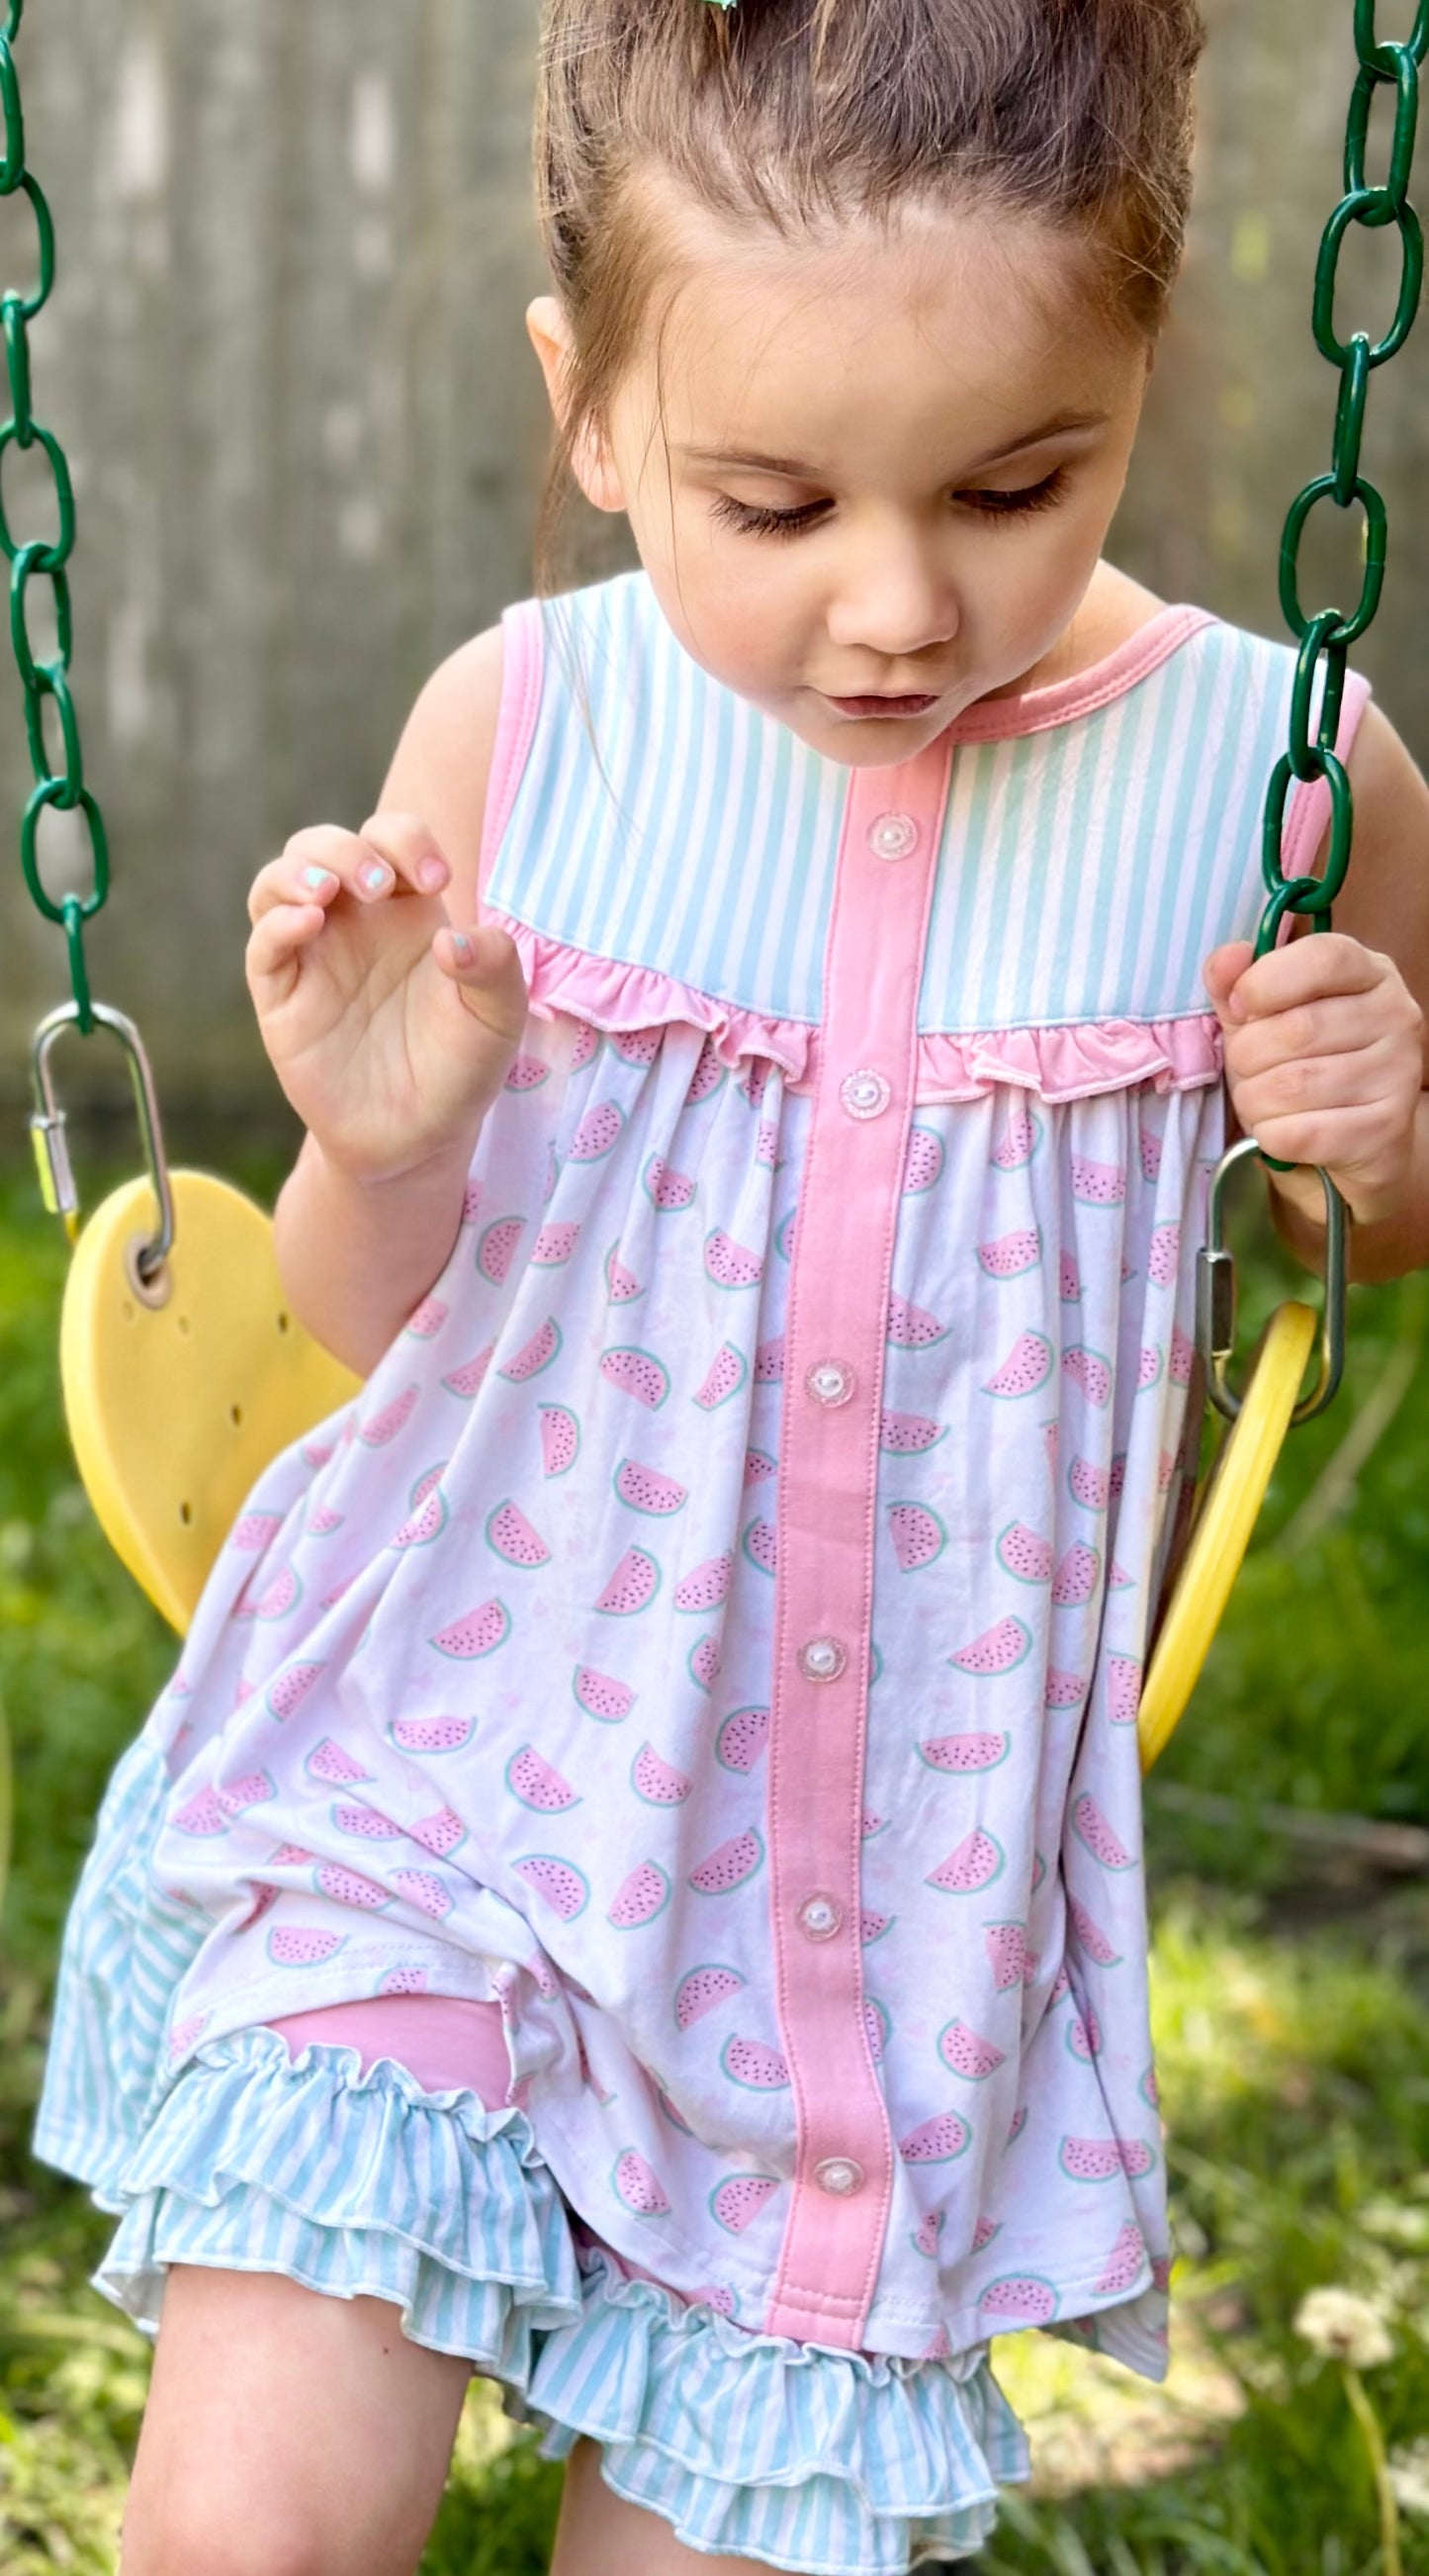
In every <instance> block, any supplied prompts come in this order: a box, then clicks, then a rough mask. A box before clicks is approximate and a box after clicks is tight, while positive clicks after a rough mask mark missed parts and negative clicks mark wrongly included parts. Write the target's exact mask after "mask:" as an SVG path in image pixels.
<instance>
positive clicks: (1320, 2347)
mask: <svg viewBox="0 0 1429 2576" xmlns="http://www.w3.org/2000/svg"><path fill="white" fill-rule="evenodd" d="M1295 2332H1296V2333H1297V2334H1298V2335H1299V2336H1300V2338H1301V2340H1302V2342H1304V2343H1308V2344H1309V2345H1310V2347H1311V2349H1312V2351H1314V2352H1318V2353H1322V2354H1323V2355H1324V2357H1325V2359H1326V2360H1327V2361H1338V2362H1341V2363H1343V2364H1344V2366H1345V2367H1346V2368H1347V2369H1349V2370H1373V2369H1374V2368H1375V2366H1376V2364H1377V2363H1379V2362H1381V2361H1390V2360H1392V2359H1393V2357H1394V2346H1393V2344H1392V2343H1391V2341H1390V2339H1389V2333H1388V2330H1387V2328H1386V2326H1385V2322H1384V2312H1383V2310H1382V2309H1381V2308H1379V2307H1377V2306H1376V2305H1375V2303H1374V2301H1373V2300H1372V2299H1362V2298H1360V2297H1359V2295H1358V2293H1357V2292H1356V2291H1354V2290H1340V2289H1323V2290H1310V2291H1307V2293H1306V2295H1305V2297H1304V2298H1303V2299H1302V2300H1301V2302H1300V2305H1299V2307H1298V2308H1297V2309H1296V2311H1295Z"/></svg>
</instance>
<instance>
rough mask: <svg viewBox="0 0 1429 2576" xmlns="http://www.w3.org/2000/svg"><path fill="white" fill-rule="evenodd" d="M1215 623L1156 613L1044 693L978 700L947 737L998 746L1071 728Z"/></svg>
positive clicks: (1199, 616)
mask: <svg viewBox="0 0 1429 2576" xmlns="http://www.w3.org/2000/svg"><path fill="white" fill-rule="evenodd" d="M1214 624H1215V619H1214V618H1213V617H1212V615H1211V613H1210V611H1209V609H1205V608H1188V607H1169V608H1158V610H1157V611H1156V614H1155V616H1154V617H1148V619H1147V621H1146V624H1145V625H1144V626H1138V628H1137V630H1136V632H1135V634H1134V635H1129V636H1128V637H1127V639H1126V641H1125V643H1124V644H1118V645H1117V647H1116V650H1115V652H1112V653H1108V654H1107V655H1105V657H1104V658H1103V660H1101V661H1100V662H1093V663H1092V664H1091V665H1090V666H1089V668H1088V669H1087V670H1085V671H1077V672H1074V674H1073V676H1072V677H1071V679H1069V680H1052V681H1050V682H1049V683H1048V684H1047V686H1046V687H1045V688H1040V689H1024V690H1023V691H1022V693H1021V695H1020V696H1017V697H1010V698H981V699H979V701H978V702H977V704H976V705H975V706H971V707H967V708H965V709H964V711H963V713H962V714H961V715H960V716H957V717H955V719H954V721H953V723H952V724H950V725H949V727H948V735H949V736H950V737H951V739H952V740H953V741H954V742H1003V741H1008V740H1011V738H1012V737H1013V736H1014V735H1015V734H1023V733H1041V732H1043V731H1044V730H1045V728H1046V727H1047V726H1048V725H1059V724H1070V723H1071V722H1072V720H1073V718H1074V717H1077V716H1086V715H1092V714H1094V713H1095V711H1096V709H1097V708H1098V707H1105V706H1109V705H1110V704H1111V701H1112V700H1113V698H1120V697H1124V696H1125V695H1126V692H1127V690H1128V689H1134V688H1135V687H1136V685H1137V683H1138V681H1140V680H1145V679H1148V678H1149V677H1150V675H1151V673H1152V672H1153V671H1158V670H1159V669H1160V667H1161V665H1162V663H1163V662H1167V661H1169V660H1170V658H1171V655H1172V654H1173V653H1178V652H1179V651H1180V649H1181V647H1182V645H1183V644H1187V643H1189V641H1190V639H1191V637H1192V636H1193V635H1199V634H1200V633H1201V632H1202V630H1203V628H1205V627H1207V626H1213V625H1214Z"/></svg>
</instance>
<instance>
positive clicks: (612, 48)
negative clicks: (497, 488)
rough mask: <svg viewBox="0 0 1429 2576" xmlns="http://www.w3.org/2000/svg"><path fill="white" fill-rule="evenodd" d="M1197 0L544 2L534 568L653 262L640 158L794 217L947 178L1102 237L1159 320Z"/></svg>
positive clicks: (792, 224)
mask: <svg viewBox="0 0 1429 2576" xmlns="http://www.w3.org/2000/svg"><path fill="white" fill-rule="evenodd" d="M1201 42H1202V27H1201V19H1200V11H1199V7H1198V0H738V5H737V6H735V7H733V8H731V9H728V10H726V9H724V8H721V7H717V6H714V5H711V0H543V8H542V23H541V70H540V84H539V89H538V95H537V107H536V186H537V199H538V206H539V213H540V221H541V230H542V235H543V238H544V241H545V246H546V253H547V257H548V259H549V262H550V267H551V273H552V278H553V280H554V283H555V288H556V292H557V294H558V296H559V298H560V300H561V303H562V304H563V306H564V308H565V312H566V316H567V320H568V324H569V327H570V332H571V338H572V357H571V364H570V374H569V383H568V392H569V399H570V408H569V413H568V417H567V423H566V428H565V431H564V432H563V433H561V434H558V438H557V446H556V453H555V455H554V457H553V460H552V466H551V472H550V474H549V476H548V479H547V485H546V491H545V496H544V499H543V503H542V510H541V520H540V527H539V531H538V541H537V562H538V573H539V575H540V577H541V579H542V582H543V586H545V585H546V583H547V580H548V577H549V573H550V566H551V554H552V544H553V537H554V531H555V526H556V522H557V519H558V517H559V512H560V507H561V502H562V498H563V496H564V492H565V489H566V485H567V475H566V470H565V469H566V463H567V459H568V456H569V452H570V443H571V439H572V437H573V435H574V433H575V431H576V429H577V428H578V427H579V426H580V425H581V424H582V423H589V424H591V425H592V426H593V427H595V428H596V429H597V431H598V430H599V429H600V428H601V427H602V425H603V421H604V417H605V414H606V410H607V406H608V404H609V402H610V399H611V397H612V395H613V393H614V390H615V387H616V385H617V384H618V382H619V380H620V377H621V374H622V372H623V370H624V368H625V367H626V365H627V363H628V361H629V358H630V355H631V352H632V350H633V349H634V348H635V347H636V346H637V345H638V341H639V336H640V333H641V330H642V327H643V325H644V324H645V322H646V320H647V317H648V311H649V306H650V301H651V294H652V290H653V287H654V285H655V282H656V280H657V277H658V275H659V269H660V244H659V240H658V236H657V234H656V228H655V227H654V226H653V225H652V224H651V223H650V222H649V221H648V219H646V220H643V221H642V217H641V209H640V207H639V204H638V181H639V176H640V174H641V172H642V171H645V170H650V169H655V170H658V171H662V172H664V173H665V174H667V175H668V176H669V177H670V178H671V179H672V180H674V181H675V183H676V184H677V185H678V186H679V187H680V188H681V189H683V190H684V191H686V192H687V193H688V194H689V195H690V196H691V197H692V198H693V199H694V201H695V202H696V203H697V204H699V205H702V206H706V207H708V208H710V209H711V210H712V211H714V212H716V213H718V214H719V215H721V216H724V217H725V218H727V219H729V220H732V221H733V222H736V223H739V222H746V223H747V222H748V221H750V220H751V219H753V220H755V221H758V222H763V223H765V224H768V225H772V226H773V227H774V228H775V229H776V230H778V231H781V232H784V233H787V234H792V233H794V232H796V231H799V230H801V229H804V228H806V227H808V226H810V225H811V224H816V223H818V222H819V221H820V220H821V219H827V218H828V217H830V216H832V217H846V216H849V215H856V214H857V215H864V216H867V215H874V216H882V215H885V214H887V213H888V211H889V210H890V209H892V208H893V207H895V206H896V205H897V203H898V201H899V200H900V199H903V198H911V197H923V198H928V197H934V196H939V195H943V196H948V197H954V196H956V197H957V198H959V199H960V200H961V201H962V202H964V203H966V202H968V201H969V200H971V201H974V202H977V203H979V204H981V205H983V206H992V207H997V208H1000V209H1005V210H1007V211H1008V212H1009V213H1016V214H1034V215H1036V216H1038V217H1040V218H1041V219H1042V220H1043V221H1045V222H1047V223H1050V224H1053V225H1056V226H1060V227H1062V228H1064V229H1067V230H1070V231H1073V232H1076V233H1079V234H1081V235H1082V236H1083V237H1084V238H1085V239H1086V240H1087V242H1088V244H1089V245H1090V246H1091V247H1092V248H1093V249H1094V250H1095V251H1096V252H1097V253H1098V254H1100V257H1099V261H1098V268H1099V273H1100V275H1101V277H1102V278H1103V280H1104V282H1105V288H1106V290H1107V291H1108V292H1109V294H1110V296H1111V299H1112V304H1113V309H1114V310H1115V311H1116V312H1117V313H1118V314H1119V315H1120V317H1121V318H1122V319H1123V320H1124V321H1125V322H1126V323H1128V324H1129V325H1130V326H1131V327H1132V328H1134V329H1136V330H1139V331H1142V332H1145V333H1146V334H1148V335H1150V334H1151V333H1154V331H1155V330H1156V329H1157V327H1158V325H1159V323H1160V320H1161V315H1162V311H1163V309H1164V306H1165V302H1166V298H1167V295H1168V293H1169V290H1170V287H1171V284H1172V281H1173V279H1174V277H1175V273H1176V269H1177V266H1178V263H1179V260H1180V255H1181V243H1182V237H1183V233H1184V230H1185V221H1186V209H1187V204H1188V200H1189V196H1190V140H1191V106H1190V97H1191V76H1192V73H1193V71H1194V68H1195V64H1196V59H1197V56H1198V54H1199V52H1200V48H1201Z"/></svg>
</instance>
